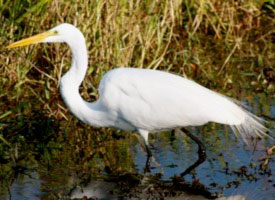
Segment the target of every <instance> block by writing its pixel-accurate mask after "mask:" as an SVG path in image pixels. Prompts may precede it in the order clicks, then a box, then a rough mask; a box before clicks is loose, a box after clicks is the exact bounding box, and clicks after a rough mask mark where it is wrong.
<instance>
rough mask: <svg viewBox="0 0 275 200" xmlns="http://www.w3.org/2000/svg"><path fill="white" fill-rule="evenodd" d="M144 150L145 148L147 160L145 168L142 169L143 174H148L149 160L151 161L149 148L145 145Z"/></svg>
mask: <svg viewBox="0 0 275 200" xmlns="http://www.w3.org/2000/svg"><path fill="white" fill-rule="evenodd" d="M144 145H145V148H146V152H147V159H146V164H145V168H144V173H145V174H146V173H149V172H150V164H151V160H152V152H151V150H150V148H149V147H148V145H147V144H145V143H144Z"/></svg>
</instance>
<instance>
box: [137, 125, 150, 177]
mask: <svg viewBox="0 0 275 200" xmlns="http://www.w3.org/2000/svg"><path fill="white" fill-rule="evenodd" d="M138 132H139V134H140V136H141V138H142V142H143V145H144V147H145V149H146V153H147V159H146V164H145V168H144V173H148V172H150V163H151V158H152V152H151V150H150V148H149V144H148V134H149V132H148V131H145V130H138Z"/></svg>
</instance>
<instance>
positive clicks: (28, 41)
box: [7, 31, 57, 49]
mask: <svg viewBox="0 0 275 200" xmlns="http://www.w3.org/2000/svg"><path fill="white" fill-rule="evenodd" d="M56 34H57V32H56V31H47V32H45V33H41V34H38V35H35V36H32V37H29V38H26V39H23V40H20V41H18V42H14V43H12V44H10V45H8V46H7V48H8V49H12V48H15V47H21V46H26V45H30V44H37V43H39V42H43V41H44V40H45V38H47V37H49V36H54V35H56Z"/></svg>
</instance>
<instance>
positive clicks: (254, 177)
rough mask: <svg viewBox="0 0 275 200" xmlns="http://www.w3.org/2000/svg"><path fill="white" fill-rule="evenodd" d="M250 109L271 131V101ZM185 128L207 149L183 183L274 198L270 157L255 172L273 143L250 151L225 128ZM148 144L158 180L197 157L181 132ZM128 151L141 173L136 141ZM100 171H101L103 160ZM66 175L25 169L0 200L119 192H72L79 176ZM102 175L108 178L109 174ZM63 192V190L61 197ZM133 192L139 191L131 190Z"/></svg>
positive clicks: (99, 188) (108, 186)
mask: <svg viewBox="0 0 275 200" xmlns="http://www.w3.org/2000/svg"><path fill="white" fill-rule="evenodd" d="M249 108H250V109H251V110H252V111H253V112H254V113H256V114H257V115H265V116H269V117H270V118H269V121H270V122H271V123H270V124H269V126H270V127H271V128H273V129H271V131H272V132H274V120H273V121H272V118H273V119H274V117H275V106H274V100H267V104H265V105H264V106H263V105H262V104H261V103H260V102H259V100H258V99H254V102H253V103H252V104H250V105H249ZM189 130H190V131H192V132H193V133H195V134H196V135H197V136H198V137H199V138H200V139H201V140H202V141H203V143H204V144H205V145H206V148H207V159H206V161H205V162H204V163H202V164H201V165H200V166H198V167H197V168H196V169H195V170H194V172H193V173H192V174H188V175H186V176H185V177H184V180H185V181H186V182H189V183H192V182H194V181H199V183H200V184H202V185H204V186H205V187H206V188H207V189H208V190H209V191H210V192H212V193H215V192H217V193H220V194H223V195H224V196H225V197H228V196H232V195H243V196H245V197H246V199H259V200H269V199H270V200H271V199H275V176H274V172H275V165H274V155H273V158H271V159H270V163H269V164H268V168H267V169H266V170H261V169H260V165H261V163H262V162H263V161H262V160H263V159H264V158H266V157H267V154H266V148H267V147H270V146H272V145H274V141H272V140H262V141H260V142H258V144H257V150H255V151H253V150H251V148H248V147H247V146H245V145H244V144H243V143H242V142H241V141H239V140H238V139H236V137H235V136H234V134H233V133H232V131H231V129H230V128H228V127H226V126H223V125H215V124H210V125H208V126H204V127H200V128H190V129H189ZM150 143H151V144H152V146H153V155H154V158H155V159H154V161H153V162H152V164H151V166H152V167H153V169H152V171H151V175H154V174H160V176H159V177H160V178H159V179H158V180H159V181H164V182H165V181H166V182H169V181H170V182H171V180H172V177H174V175H179V174H180V173H181V172H183V171H184V170H185V169H186V168H188V167H189V166H190V165H191V164H192V163H194V162H195V161H196V159H197V146H196V144H194V143H193V142H191V141H190V140H189V139H188V138H187V137H186V136H185V135H184V133H180V132H176V134H175V135H171V133H170V132H168V133H161V134H158V135H153V136H152V137H150ZM130 149H131V155H132V157H133V159H134V163H135V165H136V166H135V169H136V172H135V173H140V174H142V173H143V168H144V165H145V162H146V154H145V152H144V151H143V149H142V148H141V146H140V145H139V144H138V143H134V144H133V146H131V147H130ZM99 162H100V161H99ZM57 165H58V164H57ZM102 167H103V168H104V164H103V162H102ZM68 174H69V175H68ZM70 174H74V173H73V172H70V170H68V169H65V168H64V169H62V168H60V167H58V168H56V169H54V170H51V171H47V170H44V171H41V170H39V169H38V170H29V171H27V172H26V173H21V174H19V175H18V176H17V179H16V180H15V181H14V182H13V183H12V185H11V186H10V188H9V190H10V191H9V193H10V194H8V193H7V192H1V193H0V199H58V198H65V197H66V198H69V195H71V196H74V197H80V196H79V195H80V193H82V192H83V191H84V192H85V194H86V196H89V195H91V196H93V197H97V198H98V199H116V198H118V196H117V195H116V192H114V193H113V192H110V191H112V190H114V188H116V190H115V191H118V190H120V189H119V187H120V186H117V183H118V181H109V182H105V181H102V179H101V180H91V181H89V183H87V184H86V185H87V187H86V188H85V187H83V188H84V189H82V190H81V189H77V188H75V189H73V188H74V187H75V185H76V184H75V183H76V181H75V180H76V179H78V182H81V181H79V179H81V178H80V176H77V175H71V176H70ZM244 174H245V175H244ZM104 176H105V177H108V174H104ZM49 183H50V184H49ZM153 183H154V182H151V184H153ZM70 187H71V189H70ZM65 190H67V191H68V192H67V193H66V195H65ZM69 191H70V193H69ZM138 192H139V190H137V191H136V193H138ZM118 193H120V196H119V197H120V198H122V197H123V193H122V192H121V191H120V192H118ZM63 195H64V196H63ZM182 195H183V194H181V195H179V197H178V198H176V197H174V198H169V199H205V198H204V197H202V196H195V197H194V196H193V195H191V194H188V195H187V194H184V196H182ZM138 197H139V198H140V199H142V198H143V197H144V198H148V196H147V197H145V196H142V194H140V195H139V194H137V195H136V199H138ZM133 199H135V198H133ZM167 199H168V198H167ZM235 199H237V198H235Z"/></svg>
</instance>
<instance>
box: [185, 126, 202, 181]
mask: <svg viewBox="0 0 275 200" xmlns="http://www.w3.org/2000/svg"><path fill="white" fill-rule="evenodd" d="M181 130H182V131H183V132H184V133H185V134H186V135H187V136H188V137H190V138H191V139H192V140H193V141H194V142H196V143H197V145H198V147H199V149H198V154H199V158H198V160H197V161H196V162H195V163H194V164H193V165H191V166H190V167H188V168H187V169H186V170H185V171H184V172H183V173H181V174H180V175H181V176H185V175H186V174H189V173H190V172H191V171H192V170H193V169H195V168H196V167H197V166H199V165H200V164H201V163H203V162H204V161H205V159H206V149H205V146H204V144H203V143H202V142H201V141H200V140H199V138H197V137H196V136H194V135H193V134H191V133H190V132H189V131H188V130H186V129H185V128H182V129H181Z"/></svg>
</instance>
